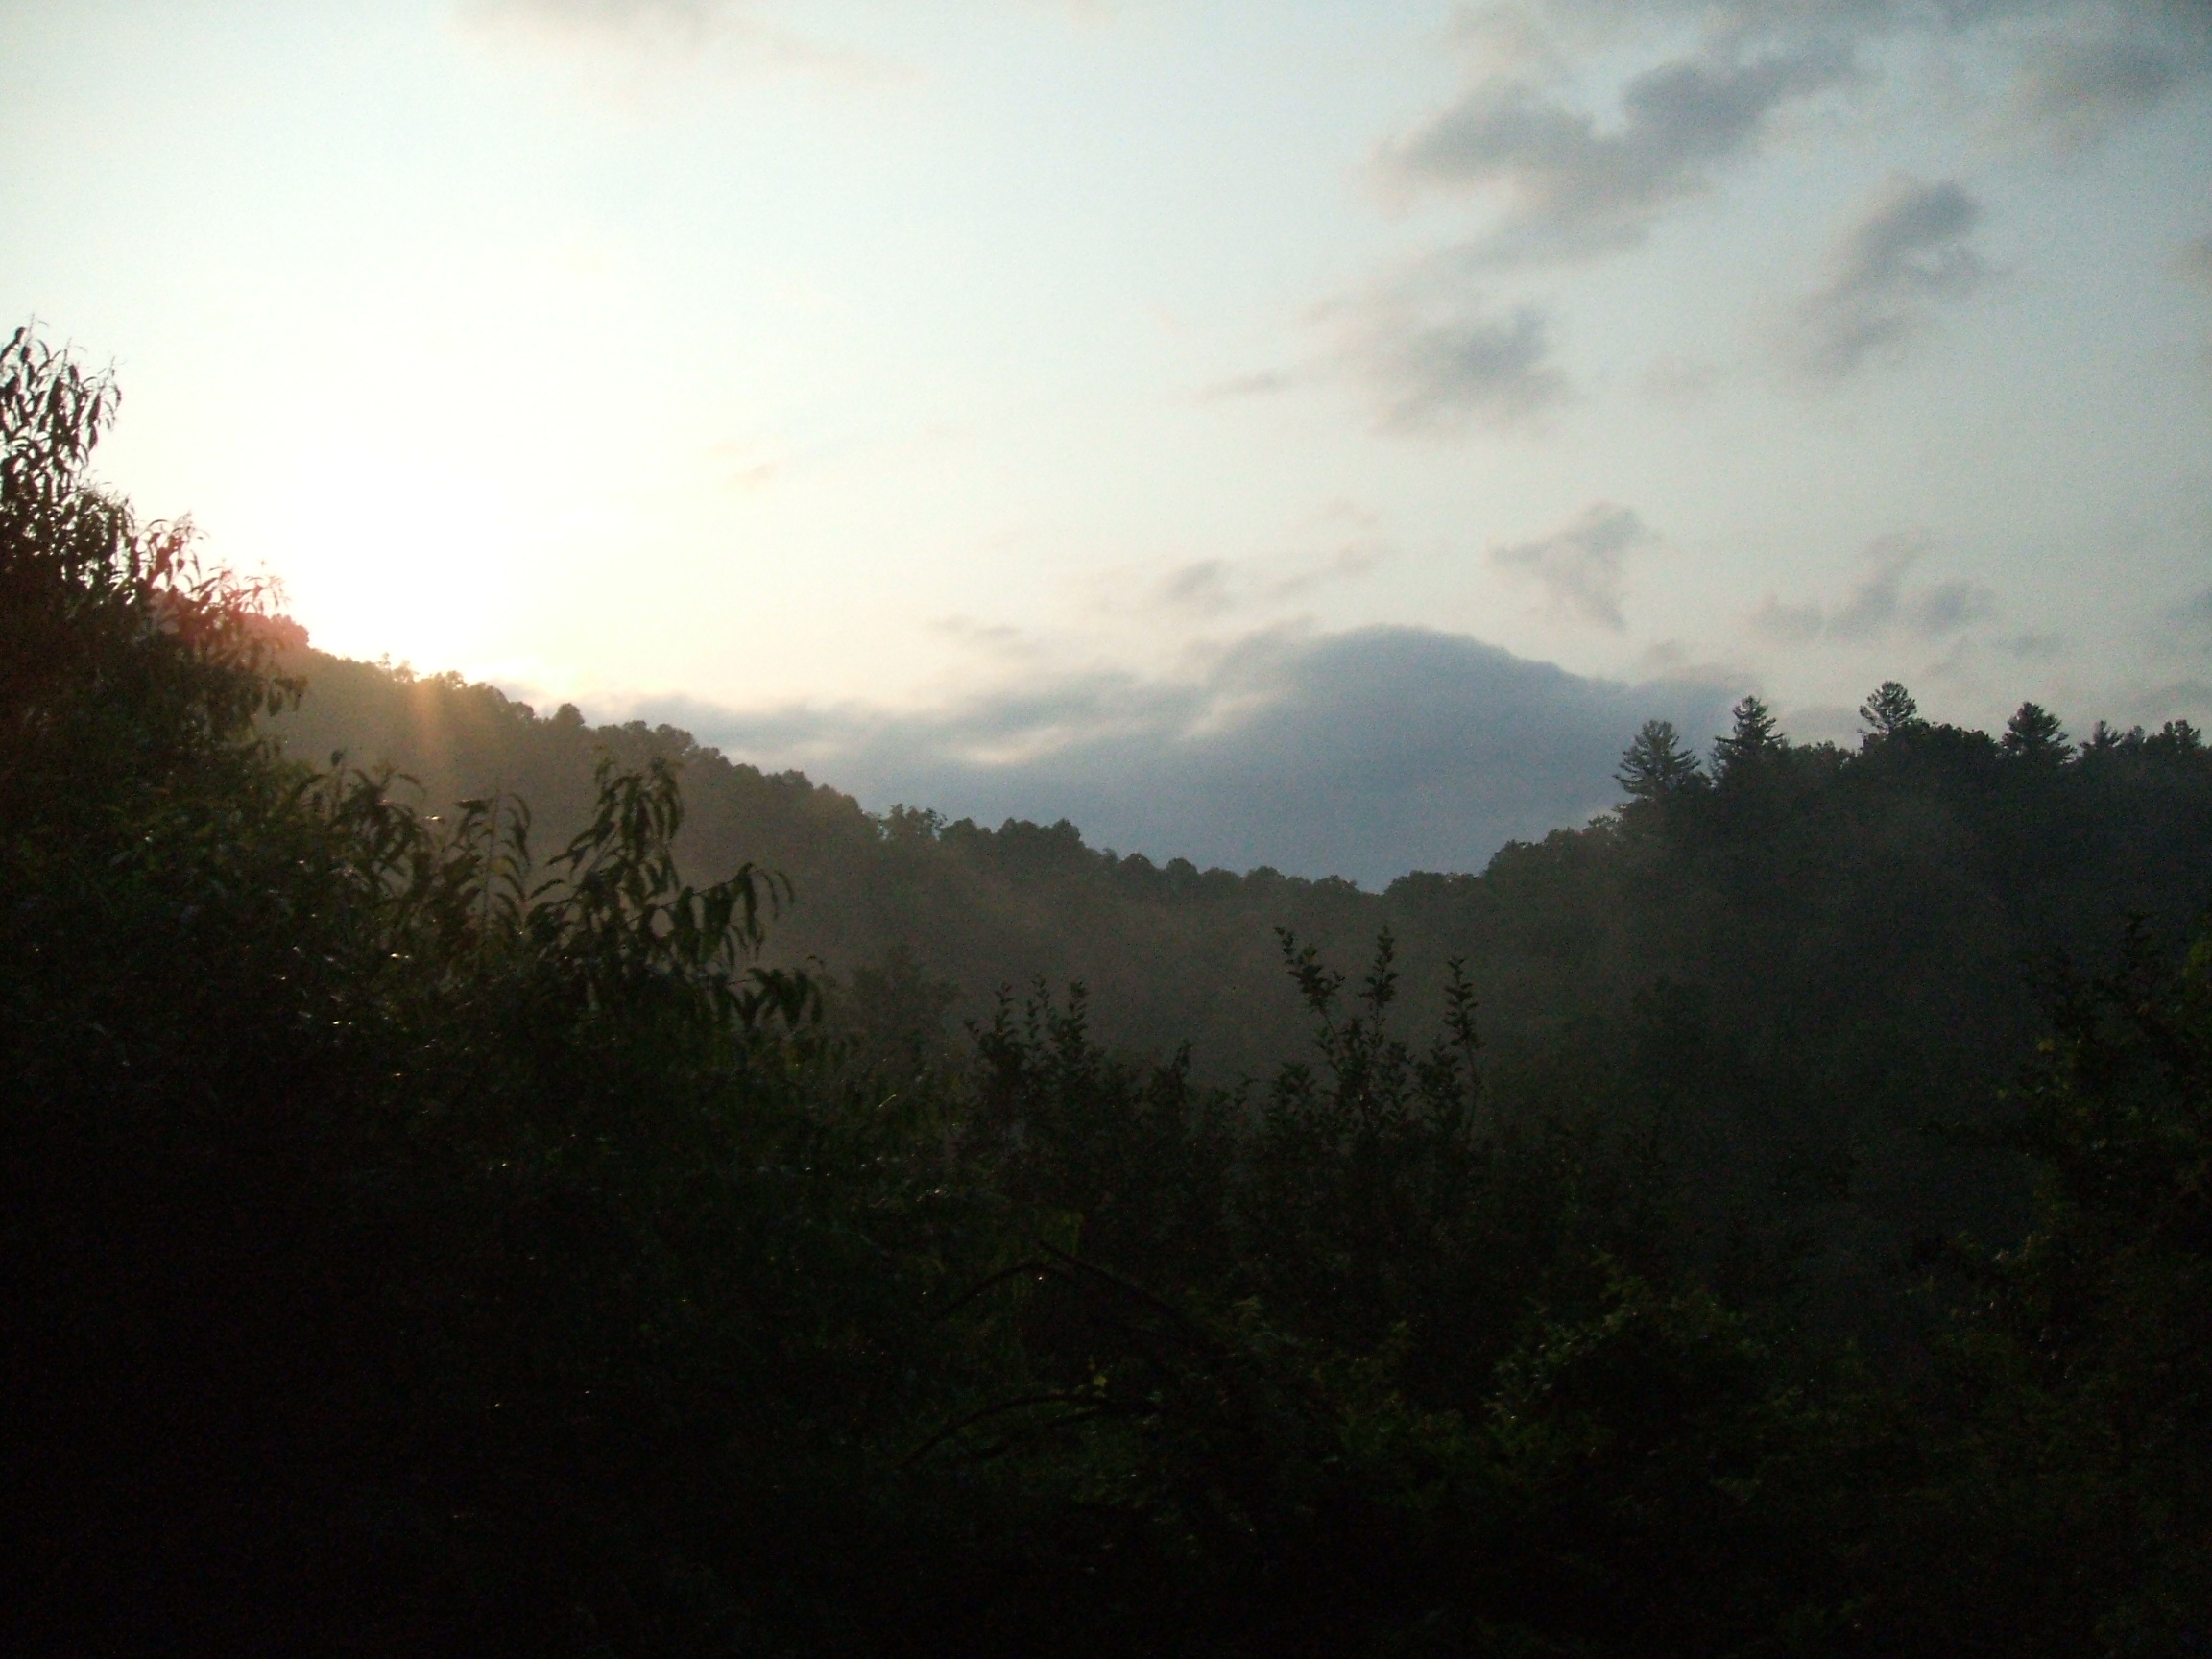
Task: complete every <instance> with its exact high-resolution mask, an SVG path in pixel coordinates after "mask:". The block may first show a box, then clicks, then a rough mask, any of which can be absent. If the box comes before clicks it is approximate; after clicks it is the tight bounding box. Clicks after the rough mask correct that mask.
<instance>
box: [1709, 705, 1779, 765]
mask: <svg viewBox="0 0 2212 1659" xmlns="http://www.w3.org/2000/svg"><path fill="white" fill-rule="evenodd" d="M1732 712H1733V715H1734V719H1735V725H1734V727H1733V728H1732V730H1731V731H1730V732H1729V733H1728V735H1727V736H1725V737H1720V738H1717V739H1715V741H1714V744H1713V769H1714V771H1715V773H1716V774H1718V775H1719V777H1721V778H1723V779H1725V778H1727V777H1729V776H1730V775H1731V774H1732V773H1736V772H1738V771H1741V770H1742V769H1743V768H1744V767H1747V766H1755V765H1757V764H1758V763H1759V762H1760V761H1761V760H1764V759H1765V758H1767V757H1768V756H1770V755H1772V754H1774V753H1775V752H1777V751H1778V750H1781V749H1783V748H1786V747H1787V746H1788V744H1787V740H1786V739H1784V738H1783V737H1782V736H1781V735H1780V734H1779V733H1778V732H1777V731H1776V729H1775V723H1774V714H1773V711H1772V710H1771V709H1768V708H1767V705H1766V704H1765V703H1763V702H1761V701H1760V700H1759V699H1758V698H1757V697H1745V698H1744V699H1743V701H1741V702H1740V703H1738V704H1737V705H1736V707H1735V709H1734V710H1733V711H1732Z"/></svg>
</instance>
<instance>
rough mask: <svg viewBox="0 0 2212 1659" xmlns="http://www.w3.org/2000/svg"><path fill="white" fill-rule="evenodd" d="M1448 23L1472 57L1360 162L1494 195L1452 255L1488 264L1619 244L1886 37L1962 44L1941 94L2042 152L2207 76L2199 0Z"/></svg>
mask: <svg viewBox="0 0 2212 1659" xmlns="http://www.w3.org/2000/svg"><path fill="white" fill-rule="evenodd" d="M1454 34H1455V38H1456V39H1458V40H1459V41H1460V42H1461V43H1462V44H1463V45H1466V46H1468V47H1470V48H1471V49H1472V50H1473V51H1474V53H1475V56H1476V57H1477V58H1478V59H1479V60H1480V61H1481V62H1482V63H1483V64H1484V65H1485V67H1484V68H1483V70H1482V71H1481V72H1480V73H1479V74H1478V76H1477V78H1476V79H1475V80H1474V82H1473V83H1472V84H1470V85H1469V86H1468V88H1467V89H1466V90H1465V91H1464V92H1462V93H1461V94H1460V96H1459V97H1458V98H1457V100H1456V101H1455V102H1454V103H1453V104H1451V105H1450V106H1449V107H1448V108H1444V109H1443V110H1442V111H1440V112H1439V113H1437V114H1435V115H1433V116H1431V118H1430V119H1428V120H1427V121H1424V122H1422V123H1420V124H1419V125H1418V126H1416V127H1414V128H1412V129H1411V130H1410V131H1408V132H1405V133H1403V134H1402V135H1400V136H1398V137H1397V138H1395V139H1393V140H1391V141H1389V142H1388V143H1386V144H1385V145H1384V146H1383V150H1382V152H1381V156H1380V165H1381V168H1382V171H1383V175H1384V177H1385V178H1387V179H1389V180H1394V181H1395V182H1397V183H1398V184H1400V185H1401V186H1404V187H1407V188H1412V189H1431V190H1446V191H1465V192H1469V193H1473V194H1477V195H1479V196H1480V197H1482V198H1484V199H1486V200H1489V201H1491V202H1494V203H1495V204H1497V205H1498V208H1499V213H1498V216H1497V217H1496V218H1495V220H1494V221H1493V222H1492V223H1491V224H1490V225H1489V226H1488V227H1487V228H1485V229H1484V230H1483V231H1482V233H1481V234H1480V235H1479V237H1478V238H1477V239H1476V241H1474V242H1473V243H1472V244H1470V245H1469V249H1468V252H1469V253H1470V255H1471V256H1472V257H1474V258H1476V259H1477V260H1479V261H1480V262H1483V263H1487V264H1492V265H1506V264H1515V263H1523V262H1536V261H1557V260H1566V259H1580V258H1587V257H1592V256H1595V255H1599V254H1604V253H1610V252H1619V251H1621V250H1623V249H1627V248H1632V247H1634V246H1636V245H1638V244H1639V243H1641V242H1642V241H1643V240H1644V239H1645V237H1646V236H1647V234H1648V232H1649V230H1650V228H1651V226H1652V224H1653V223H1654V222H1655V221H1656V220H1657V219H1658V218H1659V217H1660V216H1661V215H1663V214H1664V213H1666V212H1667V211H1668V210H1670V209H1671V208H1673V207H1675V206H1677V205H1679V204H1682V203H1684V202H1686V201H1690V200H1693V199H1695V198H1696V197H1698V196H1701V195H1703V194H1705V193H1707V192H1708V191H1710V190H1711V189H1712V188H1713V186H1714V184H1715V182H1716V180H1718V178H1719V176H1720V175H1721V174H1722V173H1724V172H1725V171H1726V170H1727V169H1728V168H1729V167H1731V166H1733V165H1735V164H1737V163H1739V162H1741V161H1743V160H1744V159H1746V158H1747V157H1749V156H1752V155H1754V154H1755V153H1756V152H1757V151H1758V150H1759V149H1760V147H1761V145H1762V143H1763V142H1764V140H1765V139H1766V138H1767V134H1768V132H1770V130H1771V129H1772V127H1773V125H1774V120H1775V117H1776V116H1777V115H1778V114H1779V113H1780V112H1781V111H1783V110H1784V109H1785V108H1787V107H1789V106H1790V105H1791V104H1793V103H1796V102H1799V101H1802V100H1805V99H1808V98H1812V97H1815V96H1816V95H1818V94H1820V93H1822V92H1826V91H1829V90H1830V89H1832V88H1835V87H1838V86H1839V85H1841V84H1845V83H1847V82H1852V81H1856V80H1863V79H1866V78H1869V77H1871V76H1873V75H1874V74H1876V73H1878V72H1880V71H1882V70H1883V69H1885V68H1886V67H1893V66H1894V65H1895V63H1896V62H1897V61H1898V60H1897V58H1896V56H1895V55H1894V54H1891V55H1888V56H1887V57H1886V56H1885V54H1884V52H1883V51H1882V48H1884V47H1885V46H1887V45H1890V44H1893V43H1896V42H1899V41H1906V40H1911V41H1917V42H1921V43H1929V44H1934V45H1936V47H1938V48H1939V49H1940V51H1941V52H1942V53H1944V54H1946V55H1950V56H1949V57H1948V58H1947V59H1946V60H1947V61H1950V62H1951V63H1952V64H1953V67H1954V69H1956V66H1957V62H1958V58H1957V55H1958V54H1966V55H1968V58H1967V60H1968V61H1969V62H1970V63H1971V68H1970V70H1968V72H1966V73H1963V74H1960V73H1951V74H1949V75H1948V77H1947V79H1946V82H1945V87H1946V96H1948V97H1951V98H1954V99H1956V98H1958V97H1959V96H1960V93H1961V91H1963V90H1964V89H1967V88H1974V87H1986V88H1990V89H1991V90H1989V91H1987V92H1985V93H1984V94H1982V95H1981V96H1982V104H1981V108H1982V115H1983V118H1986V117H1988V116H1989V115H1991V114H1995V115H1996V116H1997V117H1998V120H1999V124H2000V125H2001V126H2004V127H2008V128H2009V129H2011V130H2012V131H2013V132H2016V133H2020V134H2025V135H2038V134H2039V135H2044V136H2048V137H2050V138H2053V139H2055V140H2056V141H2057V142H2059V143H2060V144H2062V145H2063V144H2070V143H2077V142H2080V141H2082V140H2085V139H2088V138H2093V137H2096V136H2099V135H2101V134H2102V133H2104V132H2107V131H2109V130H2111V129H2112V128H2114V127H2116V126H2119V125H2121V124H2123V123H2125V122H2128V121H2129V120H2132V119H2135V118H2136V117H2138V116H2140V115H2142V114H2144V113H2146V112H2148V111H2150V110H2152V109H2153V108H2157V107H2159V106H2160V105H2162V104H2164V103H2166V102H2167V101H2169V100H2170V99H2171V98H2173V97H2174V96H2176V94H2177V93H2179V92H2180V91H2182V90H2183V89H2185V88H2187V87H2189V86H2191V85H2194V84H2200V83H2201V82H2203V81H2204V80H2206V79H2207V78H2212V5H2207V4H2205V0H1517V3H1513V4H1507V5H1498V6H1488V7H1481V8H1477V9H1475V10H1473V11H1472V12H1469V13H1467V14H1466V15H1465V16H1464V17H1463V18H1462V21H1461V22H1460V23H1459V24H1458V25H1457V27H1456V28H1455V31H1454ZM1655 38H1656V39H1658V40H1663V41H1667V42H1669V43H1671V46H1672V48H1673V50H1674V55H1673V56H1671V58H1669V59H1667V60H1664V61H1662V62H1659V63H1658V64H1656V65H1655V66H1650V67H1646V68H1643V69H1641V70H1640V71H1638V72H1635V73H1633V74H1630V75H1629V76H1628V77H1627V78H1626V79H1625V80H1623V81H1621V82H1619V83H1617V84H1613V85H1608V84H1606V83H1605V81H1604V80H1603V79H1601V78H1600V79H1599V80H1598V81H1597V83H1596V84H1595V85H1593V84H1592V77H1591V76H1590V73H1589V71H1590V70H1591V68H1592V67H1593V66H1595V65H1598V64H1601V63H1603V62H1604V61H1605V60H1606V58H1607V57H1608V56H1612V55H1614V54H1616V53H1618V52H1619V51H1620V49H1621V48H1622V46H1623V43H1625V42H1635V43H1636V44H1640V45H1647V44H1649V43H1650V42H1651V41H1652V40H1653V39H1655ZM1616 60H1617V59H1616ZM1601 75H1602V71H1600V76H1601ZM1608 93H1610V94H1611V96H1607V94H1608ZM1973 96H1974V94H1972V93H1969V94H1968V100H1969V101H1968V102H1965V103H1962V104H1961V105H1960V110H1961V113H1965V112H1966V111H1968V110H1970V109H1972V108H1973V107H1974V106H1973V103H1972V102H1971V99H1972V98H1973ZM1608 105H1617V108H1618V113H1617V115H1614V116H1612V117H1611V118H1607V117H1606V116H1605V115H1603V114H1602V113H1600V111H1602V110H1603V109H1605V108H1606V107H1607V106H1608ZM1969 118H1973V117H1971V116H1969Z"/></svg>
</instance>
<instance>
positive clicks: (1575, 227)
mask: <svg viewBox="0 0 2212 1659" xmlns="http://www.w3.org/2000/svg"><path fill="white" fill-rule="evenodd" d="M1849 68H1850V60H1849V59H1848V57H1847V56H1845V55H1844V54H1841V53H1839V52H1838V51H1836V50H1834V49H1833V48H1830V47H1826V46H1820V45H1814V46H1808V47H1805V48H1803V49H1801V50H1796V51H1791V52H1784V53H1767V54H1764V55H1761V56H1757V57H1752V58H1736V57H1731V56H1728V55H1725V54H1720V53H1711V52H1708V53H1704V54H1700V55H1698V56H1695V57H1689V58H1682V59H1677V60H1673V61H1671V62H1668V63H1663V64H1661V65H1659V66H1658V67H1656V68H1653V69H1648V70H1646V71H1645V72H1644V73H1642V74H1640V75H1637V76H1635V77H1633V78H1632V79H1630V80H1629V81H1628V82H1627V83H1626V84H1625V85H1624V86H1623V88H1622V91H1621V110H1622V114H1621V120H1620V123H1619V125H1618V126H1616V127H1614V128H1612V129H1611V130H1603V129H1600V127H1599V123H1598V121H1597V119H1596V118H1595V117H1594V116H1592V115H1589V114H1587V113H1584V112H1582V111H1580V110H1576V109H1575V108H1571V107H1569V106H1568V105H1566V104H1565V103H1562V102H1561V101H1559V100H1558V99H1557V98H1554V97H1552V96H1551V95H1549V94H1548V93H1546V92H1545V91H1543V90H1542V89H1540V88H1539V87H1537V86H1536V85H1534V84H1531V83H1530V82H1528V81H1526V80H1522V79H1518V78H1514V77H1505V76H1494V77H1489V78H1486V79H1484V80H1482V81H1479V82H1478V83H1477V84H1475V86H1473V87H1472V88H1471V89H1470V90H1469V91H1468V92H1467V93H1466V94H1465V95H1464V96H1463V97H1462V98H1461V99H1460V100H1459V101H1458V103H1456V104H1455V105H1454V106H1453V107H1452V108H1449V109H1447V110H1445V111H1444V112H1443V113H1442V114H1440V115H1438V116H1436V117H1435V118H1433V119H1432V120H1431V121H1429V122H1427V123H1426V124H1424V125H1423V126H1421V127H1418V128H1416V129H1415V130H1414V131H1413V132H1409V133H1407V134H1406V135H1405V136H1404V137H1402V138H1399V139H1397V140H1395V141H1394V142H1392V143H1390V144H1388V145H1386V146H1385V147H1384V149H1383V156H1382V166H1383V171H1384V172H1385V174H1386V175H1387V176H1389V177H1391V178H1393V179H1396V180H1400V181H1402V182H1404V183H1406V184H1408V185H1413V186H1425V187H1431V188H1439V189H1458V190H1473V191H1478V192H1482V193H1485V194H1488V195H1491V196H1494V197H1496V198H1498V199H1499V200H1500V201H1501V202H1502V204H1503V212H1502V214H1501V216H1500V218H1499V220H1498V221H1497V222H1496V223H1495V224H1494V225H1493V226H1492V227H1491V228H1490V229H1489V230H1488V231H1486V232H1485V233H1484V235H1483V236H1482V237H1480V238H1479V240H1478V241H1477V242H1476V243H1475V244H1474V245H1473V248H1472V250H1471V252H1473V253H1474V254H1475V256H1476V257H1477V258H1479V259H1480V260H1481V261H1483V262H1486V263H1496V264H1515V263H1522V262H1526V261H1543V260H1560V259H1575V258H1583V257H1587V256H1589V255H1592V254H1597V253H1605V252H1614V251H1617V250H1620V249H1623V248H1628V247H1633V246H1635V245H1636V244H1637V243H1639V242H1641V241H1642V240H1643V239H1644V237H1645V235H1646V234H1647V231H1648V229H1649V227H1650V224H1651V221H1652V220H1653V219H1654V218H1656V217H1657V216H1658V214H1659V213H1660V212H1662V211H1663V210H1664V209H1666V208H1668V207H1670V206H1672V205H1673V204H1676V203H1678V202H1681V201H1684V200H1686V199H1688V198H1690V197H1694V196H1696V195H1699V194H1702V193H1703V192H1704V191H1705V190H1707V189H1708V188H1709V187H1710V179H1711V175H1712V173H1713V172H1714V170H1715V169H1716V168H1718V167H1719V166H1720V165H1722V164H1723V163H1726V162H1728V161H1730V160H1732V159H1734V158H1736V157H1737V156H1742V155H1743V154H1745V153H1746V152H1748V151H1750V150H1751V149H1753V148H1754V147H1755V146H1756V144H1757V142H1758V140H1759V138H1760V136H1761V134H1762V132H1764V131H1765V129H1766V126H1767V118H1768V116H1769V115H1771V114H1772V112H1773V111H1774V110H1775V108H1777V107H1778V106H1780V105H1781V104H1783V103H1784V102H1785V101H1787V100H1789V99H1791V98H1793V97H1801V96H1804V95H1805V94H1807V93H1811V92H1816V91H1819V90H1821V89H1823V88H1825V87H1827V86H1830V85H1833V84H1835V83H1837V82H1838V81H1839V80H1840V79H1842V78H1843V76H1844V75H1845V74H1846V73H1847V72H1848V71H1849Z"/></svg>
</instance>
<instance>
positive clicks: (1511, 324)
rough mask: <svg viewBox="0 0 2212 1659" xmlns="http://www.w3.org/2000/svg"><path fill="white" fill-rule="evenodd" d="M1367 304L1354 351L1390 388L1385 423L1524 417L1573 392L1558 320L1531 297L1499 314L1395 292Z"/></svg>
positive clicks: (1425, 424) (1363, 369)
mask: <svg viewBox="0 0 2212 1659" xmlns="http://www.w3.org/2000/svg"><path fill="white" fill-rule="evenodd" d="M1361 311H1362V313H1363V314H1362V315H1360V317H1359V321H1358V326H1357V327H1356V329H1355V333H1354V340H1353V344H1352V347H1351V349H1350V353H1349V355H1350V358H1351V361H1352V363H1353V366H1354V367H1355V368H1356V369H1357V370H1358V372H1359V373H1362V374H1363V375H1365V377H1366V378H1367V379H1368V380H1369V381H1371V382H1372V383H1373V384H1374V386H1375V387H1376V388H1377V390H1378V392H1379V393H1380V395H1381V397H1382V399H1383V428H1384V429H1385V430H1386V431H1393V432H1418V431H1432V430H1436V429H1439V428H1449V427H1455V426H1462V425H1466V424H1468V423H1470V422H1473V423H1476V424H1479V425H1484V426H1490V427H1508V426H1516V425H1521V424H1524V423H1526V422H1527V421H1529V420H1531V419H1532V418H1534V417H1536V416H1538V415H1541V414H1542V413H1543V412H1544V411H1545V410H1547V409H1549V408H1551V406H1552V405H1553V404H1555V403H1557V402H1559V401H1560V400H1561V399H1562V398H1564V397H1566V395H1567V377H1566V375H1565V374H1564V373H1561V371H1560V370H1559V368H1558V366H1557V365H1556V364H1555V363H1554V362H1553V361H1552V358H1551V323H1550V320H1549V319H1548V318H1547V317H1546V316H1545V314H1544V313H1543V312H1542V311H1540V310H1538V309H1536V308H1535V307H1534V306H1532V305H1523V306H1520V307H1517V308H1516V309H1514V310H1512V311H1510V312H1507V313H1504V314H1503V315H1493V314H1490V313H1486V312H1484V311H1483V310H1482V309H1481V308H1480V305H1479V302H1475V301H1462V302H1459V303H1457V304H1454V305H1449V306H1446V307H1442V308H1440V309H1439V308H1431V307H1426V306H1422V305H1419V304H1416V303H1412V302H1409V301H1406V300H1404V299H1401V298H1390V299H1384V300H1382V301H1375V302H1372V303H1370V304H1368V305H1366V306H1365V307H1362V308H1361Z"/></svg>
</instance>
